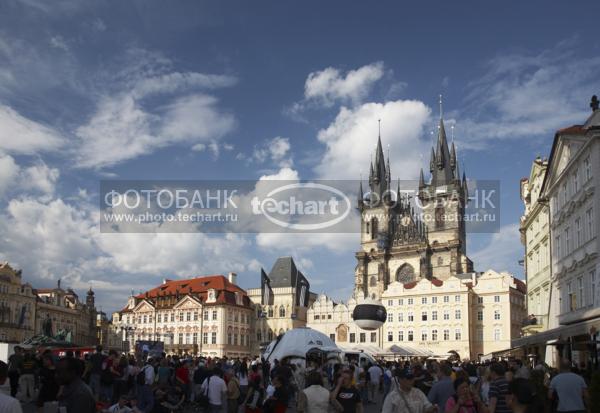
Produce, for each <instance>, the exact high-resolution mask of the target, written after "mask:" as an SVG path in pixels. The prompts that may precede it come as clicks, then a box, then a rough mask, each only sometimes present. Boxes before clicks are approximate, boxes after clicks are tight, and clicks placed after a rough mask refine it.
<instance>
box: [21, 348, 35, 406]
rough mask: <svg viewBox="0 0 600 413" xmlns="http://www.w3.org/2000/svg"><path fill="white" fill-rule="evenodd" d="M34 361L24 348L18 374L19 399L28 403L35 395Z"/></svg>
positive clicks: (29, 352) (28, 351)
mask: <svg viewBox="0 0 600 413" xmlns="http://www.w3.org/2000/svg"><path fill="white" fill-rule="evenodd" d="M35 370H36V361H35V358H34V357H33V354H32V353H31V351H30V350H25V354H23V360H22V361H21V369H20V375H19V393H18V395H19V397H18V398H19V399H20V400H21V401H23V402H25V403H29V402H30V401H32V400H33V399H34V397H35V376H34V373H35Z"/></svg>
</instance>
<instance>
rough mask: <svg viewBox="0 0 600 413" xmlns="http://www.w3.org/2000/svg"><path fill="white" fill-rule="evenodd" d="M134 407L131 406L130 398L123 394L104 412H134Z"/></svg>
mask: <svg viewBox="0 0 600 413" xmlns="http://www.w3.org/2000/svg"><path fill="white" fill-rule="evenodd" d="M132 412H133V409H132V408H131V407H129V399H128V398H127V396H125V395H122V396H120V397H119V400H118V401H117V402H116V403H115V404H113V405H112V406H110V407H109V408H108V409H105V410H104V413H132Z"/></svg>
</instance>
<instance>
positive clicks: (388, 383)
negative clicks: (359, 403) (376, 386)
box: [383, 363, 393, 399]
mask: <svg viewBox="0 0 600 413" xmlns="http://www.w3.org/2000/svg"><path fill="white" fill-rule="evenodd" d="M392 377H393V374H392V363H386V364H385V369H383V398H384V399H385V397H386V396H387V395H388V393H389V392H390V388H391V387H392Z"/></svg>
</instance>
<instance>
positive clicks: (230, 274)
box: [227, 272, 237, 285]
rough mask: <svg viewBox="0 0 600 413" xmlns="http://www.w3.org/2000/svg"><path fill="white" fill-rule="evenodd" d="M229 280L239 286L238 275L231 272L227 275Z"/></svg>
mask: <svg viewBox="0 0 600 413" xmlns="http://www.w3.org/2000/svg"><path fill="white" fill-rule="evenodd" d="M227 279H228V280H229V282H230V283H232V284H235V285H237V274H236V273H234V272H230V273H229V274H228V275H227Z"/></svg>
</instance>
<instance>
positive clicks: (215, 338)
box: [210, 331, 217, 344]
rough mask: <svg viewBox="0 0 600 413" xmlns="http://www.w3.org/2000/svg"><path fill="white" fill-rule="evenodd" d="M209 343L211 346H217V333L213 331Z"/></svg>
mask: <svg viewBox="0 0 600 413" xmlns="http://www.w3.org/2000/svg"><path fill="white" fill-rule="evenodd" d="M210 342H211V344H217V333H216V332H215V331H213V332H212V334H211V338H210Z"/></svg>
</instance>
